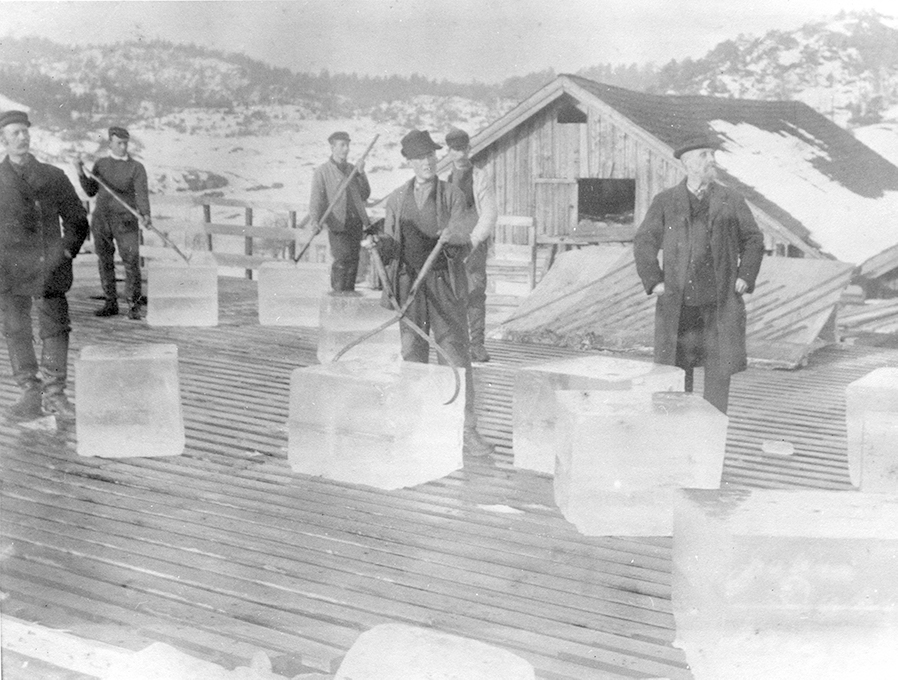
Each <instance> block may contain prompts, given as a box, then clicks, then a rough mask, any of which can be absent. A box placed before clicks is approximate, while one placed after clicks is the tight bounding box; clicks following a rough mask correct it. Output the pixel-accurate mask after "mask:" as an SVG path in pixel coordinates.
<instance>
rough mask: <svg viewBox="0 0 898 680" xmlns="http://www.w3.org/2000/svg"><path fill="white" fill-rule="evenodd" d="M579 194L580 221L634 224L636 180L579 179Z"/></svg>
mask: <svg viewBox="0 0 898 680" xmlns="http://www.w3.org/2000/svg"><path fill="white" fill-rule="evenodd" d="M577 192H578V193H577V203H578V205H579V219H580V220H589V221H592V222H612V223H615V224H632V223H633V212H634V211H635V209H636V180H635V179H596V178H592V177H590V178H588V179H578V180H577Z"/></svg>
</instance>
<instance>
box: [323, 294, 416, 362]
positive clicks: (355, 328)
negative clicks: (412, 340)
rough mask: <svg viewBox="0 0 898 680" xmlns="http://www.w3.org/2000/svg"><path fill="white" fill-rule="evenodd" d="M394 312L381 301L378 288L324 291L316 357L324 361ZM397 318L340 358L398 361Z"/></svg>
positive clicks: (399, 341) (400, 344)
mask: <svg viewBox="0 0 898 680" xmlns="http://www.w3.org/2000/svg"><path fill="white" fill-rule="evenodd" d="M393 316H395V312H394V311H392V310H390V309H387V308H386V307H384V306H383V305H382V304H381V294H380V292H379V291H369V292H364V293H362V292H359V291H356V292H353V293H348V294H347V293H342V294H327V295H324V296H323V297H322V298H321V312H320V318H321V325H320V327H319V330H318V352H317V355H318V361H320V362H321V363H322V364H326V363H328V362H329V361H331V360H332V359H333V358H334V356H335V355H336V354H337V352H339V351H340V350H341V349H343V348H344V347H345V346H346V345H348V344H349V343H350V342H352V341H353V340H355V339H356V338H358V337H360V336H361V335H363V334H364V333H366V332H367V331H369V330H371V329H373V328H376V327H378V326H379V325H380V324H382V323H384V322H385V321H387V320H389V319H391V318H392V317H393ZM399 323H400V322H399V321H397V322H395V323H393V324H391V325H390V326H389V327H387V328H385V329H384V330H382V331H381V332H379V333H377V334H376V335H374V336H372V337H370V338H368V339H367V340H365V341H364V342H363V343H361V344H360V345H357V346H356V347H354V348H353V349H351V350H350V351H349V352H347V353H346V354H344V355H343V356H342V357H341V358H340V360H341V361H345V360H347V359H364V360H366V361H371V362H382V361H399V360H400V358H401V356H402V342H401V340H400V335H399V333H400V331H399Z"/></svg>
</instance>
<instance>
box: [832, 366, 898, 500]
mask: <svg viewBox="0 0 898 680" xmlns="http://www.w3.org/2000/svg"><path fill="white" fill-rule="evenodd" d="M845 406H846V409H845V414H846V423H845V424H846V427H847V430H848V472H849V475H850V478H851V483H852V484H854V485H855V486H856V487H859V488H860V490H861V491H871V492H874V493H898V368H890V367H885V368H877V369H876V370H875V371H872V372H871V373H868V374H867V375H865V376H864V377H863V378H861V379H860V380H855V381H854V382H853V383H851V384H849V385H848V386H847V387H846V388H845Z"/></svg>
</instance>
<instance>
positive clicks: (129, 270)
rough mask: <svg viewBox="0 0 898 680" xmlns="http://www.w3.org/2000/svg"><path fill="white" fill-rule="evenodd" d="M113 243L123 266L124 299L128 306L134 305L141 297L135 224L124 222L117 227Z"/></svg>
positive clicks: (137, 233) (138, 241)
mask: <svg viewBox="0 0 898 680" xmlns="http://www.w3.org/2000/svg"><path fill="white" fill-rule="evenodd" d="M115 243H116V245H117V246H118V252H119V256H120V257H121V258H122V263H123V264H124V265H125V297H126V299H127V300H128V303H129V304H131V305H135V304H137V303H138V302H139V301H140V296H141V282H140V231H139V229H138V226H137V224H136V223H133V224H131V223H128V222H125V223H123V224H121V225H119V226H118V227H117V229H116V233H115Z"/></svg>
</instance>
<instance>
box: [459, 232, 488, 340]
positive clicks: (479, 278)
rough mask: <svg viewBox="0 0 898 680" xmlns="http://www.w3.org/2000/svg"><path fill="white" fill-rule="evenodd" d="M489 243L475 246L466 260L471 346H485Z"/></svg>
mask: <svg viewBox="0 0 898 680" xmlns="http://www.w3.org/2000/svg"><path fill="white" fill-rule="evenodd" d="M488 249H489V244H488V243H487V242H486V241H484V242H483V243H481V244H480V245H478V246H477V247H476V248H474V249H473V250H472V251H471V253H470V254H469V255H468V259H467V260H466V261H465V271H466V272H467V275H468V327H469V331H470V337H471V347H472V348H480V347H483V343H484V339H485V336H486V260H487V254H488Z"/></svg>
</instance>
